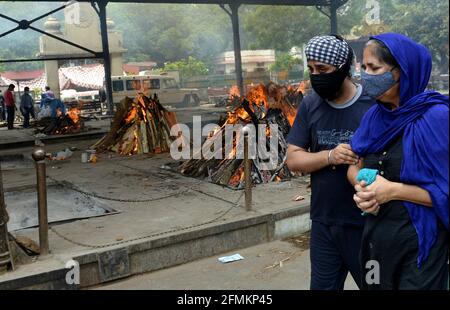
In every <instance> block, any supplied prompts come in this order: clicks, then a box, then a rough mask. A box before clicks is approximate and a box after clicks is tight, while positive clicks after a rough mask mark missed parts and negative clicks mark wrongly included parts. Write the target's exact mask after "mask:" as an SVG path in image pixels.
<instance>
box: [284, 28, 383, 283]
mask: <svg viewBox="0 0 450 310" xmlns="http://www.w3.org/2000/svg"><path fill="white" fill-rule="evenodd" d="M305 54H306V58H307V61H308V68H309V71H310V79H311V86H312V89H313V90H312V91H311V93H310V94H308V95H307V96H306V97H305V98H304V99H303V101H302V103H301V104H300V107H299V110H298V113H297V116H296V118H295V122H294V125H293V127H292V129H291V131H290V132H289V136H288V143H289V145H288V153H287V165H288V167H289V169H291V171H300V172H302V173H305V174H307V173H310V174H311V211H310V214H311V220H312V226H311V251H310V255H311V257H310V259H311V290H342V289H343V288H344V282H345V279H346V278H347V275H348V273H349V271H350V273H351V275H352V277H353V279H354V280H355V282H356V283H357V284H358V285H359V283H360V281H361V267H360V262H359V260H358V254H359V250H360V245H361V236H362V232H363V226H364V218H363V217H362V216H361V212H360V211H359V210H358V208H357V207H356V204H355V202H354V201H353V194H354V190H353V187H352V185H351V184H350V182H348V180H347V169H348V166H349V165H353V164H355V163H357V162H358V156H357V155H356V154H355V153H353V152H352V150H351V149H350V145H349V144H348V143H349V142H350V139H351V137H352V135H353V133H354V131H355V130H356V129H357V128H358V125H359V122H360V121H361V119H362V117H363V115H364V113H365V112H366V111H367V110H368V109H369V108H370V107H371V106H372V105H373V103H374V101H373V100H372V99H370V98H369V97H367V96H365V95H364V94H363V89H362V86H361V85H359V84H356V83H354V82H353V81H352V78H351V74H350V68H351V65H352V63H353V59H354V57H353V51H352V49H351V48H350V46H349V45H348V43H347V42H346V41H345V40H343V39H342V37H340V36H319V37H314V38H313V39H311V40H310V41H309V42H308V44H307V46H306V49H305Z"/></svg>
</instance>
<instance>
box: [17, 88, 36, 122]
mask: <svg viewBox="0 0 450 310" xmlns="http://www.w3.org/2000/svg"><path fill="white" fill-rule="evenodd" d="M20 112H22V115H23V128H29V127H30V115H31V117H33V118H35V115H34V99H33V97H32V96H31V94H30V88H29V87H25V89H24V93H23V95H22V97H21V98H20Z"/></svg>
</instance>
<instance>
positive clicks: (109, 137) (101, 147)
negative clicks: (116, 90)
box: [92, 97, 133, 152]
mask: <svg viewBox="0 0 450 310" xmlns="http://www.w3.org/2000/svg"><path fill="white" fill-rule="evenodd" d="M132 104H133V100H131V99H130V98H128V97H125V98H124V99H123V100H122V101H121V102H120V104H119V105H118V107H117V112H116V114H115V115H114V119H113V121H112V123H111V129H110V130H109V132H108V133H107V134H106V136H105V137H104V138H103V139H102V140H101V143H99V144H97V143H96V144H95V145H94V146H93V147H92V148H94V149H96V150H97V151H98V152H103V151H105V150H106V149H108V148H109V147H110V146H111V145H113V144H114V143H115V141H116V138H117V131H118V130H119V129H120V127H122V122H123V120H124V118H125V116H126V115H127V113H128V111H129V110H130V108H131V106H132Z"/></svg>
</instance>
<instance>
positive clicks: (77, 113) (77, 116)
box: [67, 108, 81, 124]
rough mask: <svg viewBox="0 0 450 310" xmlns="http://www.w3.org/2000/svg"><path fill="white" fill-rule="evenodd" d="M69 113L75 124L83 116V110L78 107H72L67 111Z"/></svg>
mask: <svg viewBox="0 0 450 310" xmlns="http://www.w3.org/2000/svg"><path fill="white" fill-rule="evenodd" d="M67 115H68V116H69V117H70V119H72V122H73V123H74V124H77V123H78V122H79V121H80V118H81V110H80V109H78V108H71V109H70V110H69V112H67Z"/></svg>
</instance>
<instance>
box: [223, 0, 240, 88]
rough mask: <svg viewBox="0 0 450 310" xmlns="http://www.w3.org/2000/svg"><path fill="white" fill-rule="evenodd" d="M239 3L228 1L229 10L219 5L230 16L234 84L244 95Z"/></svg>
mask: <svg viewBox="0 0 450 310" xmlns="http://www.w3.org/2000/svg"><path fill="white" fill-rule="evenodd" d="M239 5H240V4H236V3H230V4H229V6H230V10H231V12H230V11H228V10H227V9H226V8H225V6H224V5H220V7H221V8H222V9H223V10H224V11H225V12H226V13H227V14H228V15H229V16H230V18H231V24H232V26H233V44H234V71H235V73H236V84H237V87H238V88H239V92H240V94H241V95H244V78H243V76H242V57H241V37H240V33H239Z"/></svg>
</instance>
